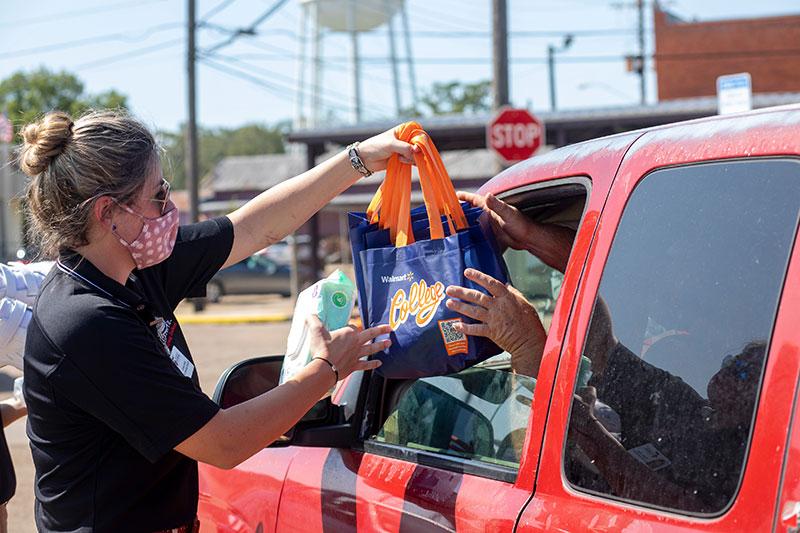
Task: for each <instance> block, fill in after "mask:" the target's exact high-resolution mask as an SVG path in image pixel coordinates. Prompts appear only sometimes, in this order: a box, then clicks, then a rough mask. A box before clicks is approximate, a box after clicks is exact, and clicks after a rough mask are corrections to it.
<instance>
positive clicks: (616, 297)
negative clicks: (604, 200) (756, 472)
mask: <svg viewBox="0 0 800 533" xmlns="http://www.w3.org/2000/svg"><path fill="white" fill-rule="evenodd" d="M799 207H800V162H798V161H796V160H779V159H768V160H760V161H735V162H724V163H723V162H718V163H707V164H700V165H693V166H686V167H680V168H672V169H664V170H659V171H656V172H653V173H652V174H650V175H649V176H647V177H645V178H644V179H643V180H642V181H641V182H640V183H639V184H638V186H637V187H636V188H635V189H634V191H633V192H632V194H631V197H630V199H629V201H628V204H627V206H626V208H625V211H624V213H623V215H622V219H621V221H620V224H619V227H618V229H617V233H616V236H615V238H614V242H613V244H612V247H611V251H610V254H609V257H608V261H607V263H606V265H605V269H604V272H603V276H602V279H601V282H600V288H599V291H598V296H597V298H596V301H595V304H594V312H593V314H592V318H591V322H590V325H589V329H588V333H587V336H586V341H585V343H584V349H583V355H585V356H586V357H588V358H589V359H591V362H592V365H591V370H592V377H591V379H590V380H589V382H588V386H579V385H576V387H575V394H574V395H573V400H572V411H571V416H570V422H569V428H568V433H567V438H566V446H565V453H564V470H565V475H566V477H567V479H568V480H569V482H570V483H571V484H572V485H573V486H575V487H576V488H578V489H581V490H586V491H589V492H592V493H595V494H599V495H603V496H606V497H612V498H616V499H621V500H625V501H628V502H636V503H640V504H644V505H647V506H653V507H658V508H664V509H669V510H673V511H679V512H685V513H690V514H703V515H709V514H718V513H720V512H722V511H724V509H725V508H726V507H727V506H728V505H729V504H730V503H731V501H732V500H733V498H734V496H735V494H736V492H737V490H738V486H739V482H740V478H741V475H742V472H743V470H744V466H745V463H746V457H747V449H748V444H749V441H750V435H751V428H752V425H753V420H754V418H755V406H756V405H757V403H758V395H759V390H760V383H761V376H762V372H763V368H764V365H765V360H766V354H767V351H768V346H769V338H770V334H771V331H772V327H773V323H774V320H775V315H776V312H777V308H778V302H779V299H780V294H781V288H782V286H783V281H784V276H785V272H786V268H787V264H788V259H789V254H790V252H791V248H792V244H793V242H794V237H795V232H796V229H797V223H798V208H799Z"/></svg>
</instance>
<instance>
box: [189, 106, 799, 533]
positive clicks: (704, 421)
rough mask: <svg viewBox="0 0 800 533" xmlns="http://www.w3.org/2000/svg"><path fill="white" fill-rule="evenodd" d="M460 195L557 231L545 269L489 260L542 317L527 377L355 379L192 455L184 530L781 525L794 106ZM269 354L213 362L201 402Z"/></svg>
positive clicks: (788, 398) (791, 366) (795, 269)
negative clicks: (193, 523) (238, 439)
mask: <svg viewBox="0 0 800 533" xmlns="http://www.w3.org/2000/svg"><path fill="white" fill-rule="evenodd" d="M481 192H482V193H489V192H491V193H494V194H495V195H496V196H498V197H499V198H501V199H503V200H504V201H506V202H508V203H510V204H512V205H514V206H516V207H517V208H518V209H519V210H520V211H522V212H523V213H524V214H526V215H527V216H528V217H530V218H531V219H533V220H535V221H537V222H540V223H546V224H556V225H561V226H565V227H569V228H571V229H573V230H575V231H576V236H575V239H574V242H573V246H572V250H571V252H570V258H569V262H568V265H567V268H566V269H565V272H563V273H562V272H557V271H555V270H552V269H551V268H549V267H548V266H546V265H545V264H543V263H542V262H541V261H539V260H538V259H537V258H536V257H535V256H533V255H531V254H530V253H528V252H525V251H515V250H511V251H509V252H507V255H506V261H507V263H508V265H509V270H510V272H511V278H512V283H513V284H514V285H515V286H516V287H517V288H518V289H519V290H520V291H522V292H523V294H525V296H526V297H527V299H528V300H529V301H530V302H531V303H532V304H533V305H534V306H535V307H536V309H537V311H538V312H539V314H540V316H541V318H542V320H543V322H544V325H545V327H546V329H547V341H546V344H545V347H544V352H543V355H542V359H541V365H540V367H539V371H538V375H537V376H535V378H534V377H529V376H524V375H521V374H515V373H513V372H511V371H510V362H509V359H508V357H507V355H506V356H505V357H504V356H503V355H501V356H498V357H495V358H492V359H490V360H488V361H486V362H485V363H482V364H480V365H478V366H476V367H473V368H471V369H468V370H465V371H464V372H461V373H458V374H454V375H450V376H439V377H432V378H422V379H418V380H413V381H398V380H387V379H384V378H382V377H380V376H378V375H376V374H363V373H362V374H354V375H353V376H351V377H350V378H349V379H348V380H347V381H346V382H344V383H343V384H342V385H341V386H340V387H339V389H338V390H337V392H336V394H335V395H334V397H333V399H332V400H330V399H326V400H323V401H321V402H319V403H318V404H317V405H316V406H315V407H314V408H313V409H312V410H311V411H310V412H309V413H308V414H307V415H306V417H305V418H304V419H303V420H302V421H301V422H299V423H298V424H297V426H296V427H295V428H293V430H292V431H291V432H289V434H287V435H286V436H285V437H284V438H282V439H281V440H280V441H279V442H276V443H274V444H273V445H271V446H270V447H268V448H266V449H264V450H263V451H261V452H260V453H258V454H257V455H255V456H254V457H252V458H251V459H249V460H247V461H246V462H244V463H243V464H241V465H240V466H238V467H237V468H235V469H233V470H229V471H225V470H220V469H217V468H214V467H211V466H207V465H202V466H201V467H200V507H199V515H200V520H201V524H202V531H207V532H210V531H218V532H245V531H258V532H263V531H331V532H333V531H336V532H339V531H356V530H359V531H437V530H443V531H520V532H533V531H551V530H558V531H589V530H592V531H593V530H602V531H662V530H697V531H775V530H778V531H797V530H798V515H800V410H798V409H797V406H798V404H797V395H798V393H800V387H799V386H798V383H799V381H798V378H800V246H796V244H797V228H798V215H799V214H800V106H788V107H782V108H772V109H765V110H759V111H755V112H751V113H747V114H742V115H733V116H721V117H710V118H707V119H701V120H696V121H691V122H685V123H678V124H671V125H667V126H662V127H655V128H651V129H647V130H642V131H635V132H629V133H623V134H619V135H614V136H611V137H606V138H602V139H596V140H592V141H588V142H584V143H581V144H577V145H573V146H568V147H565V148H562V149H559V150H555V151H552V152H549V153H547V154H544V155H542V156H538V157H534V158H533V159H530V160H528V161H525V162H522V163H520V164H517V165H515V166H513V167H511V168H509V169H507V170H506V171H504V172H503V173H501V174H499V175H498V176H496V177H494V178H493V179H491V180H490V181H488V182H487V183H486V184H485V185H484V186H483V188H482V189H481ZM280 365H281V358H280V357H279V356H276V357H261V358H257V359H253V360H250V361H245V362H243V363H240V364H238V365H235V366H234V367H232V368H231V369H229V370H228V371H227V372H226V373H225V375H223V377H222V378H221V380H220V383H219V384H218V387H217V391H216V393H215V400H216V401H218V402H219V403H220V404H221V405H223V406H226V405H232V404H234V403H236V402H240V401H243V400H245V399H247V398H249V397H251V396H253V395H255V394H257V393H260V392H263V391H264V390H268V389H269V388H271V387H274V386H275V384H276V383H277V379H278V375H279V372H280Z"/></svg>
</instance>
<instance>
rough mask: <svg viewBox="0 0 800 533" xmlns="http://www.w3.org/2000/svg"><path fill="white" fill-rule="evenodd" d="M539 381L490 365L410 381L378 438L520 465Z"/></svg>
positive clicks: (443, 452) (472, 457)
mask: <svg viewBox="0 0 800 533" xmlns="http://www.w3.org/2000/svg"><path fill="white" fill-rule="evenodd" d="M535 383H536V380H534V379H533V378H530V377H527V376H523V375H520V374H512V373H511V372H507V371H505V370H492V369H488V368H470V369H467V370H464V371H462V372H459V373H457V374H452V375H450V376H437V377H430V378H422V379H418V380H415V381H409V382H407V383H406V384H405V387H404V389H405V390H403V391H400V394H399V395H398V397H399V400H398V401H397V404H396V405H395V406H393V409H392V410H391V412H390V414H389V417H388V418H387V420H386V422H385V423H384V424H383V427H382V428H381V430H380V431H379V433H378V435H377V437H376V440H377V441H379V442H385V443H388V444H396V445H399V446H405V447H409V448H415V449H419V450H424V451H429V452H435V453H441V454H444V455H451V456H455V457H460V458H466V459H472V460H476V461H482V462H486V463H492V464H498V465H502V466H507V467H512V468H517V467H518V466H519V458H520V450H521V448H522V443H523V441H524V439H525V431H526V427H527V423H528V416H529V414H530V407H531V402H532V398H533V388H534V385H535Z"/></svg>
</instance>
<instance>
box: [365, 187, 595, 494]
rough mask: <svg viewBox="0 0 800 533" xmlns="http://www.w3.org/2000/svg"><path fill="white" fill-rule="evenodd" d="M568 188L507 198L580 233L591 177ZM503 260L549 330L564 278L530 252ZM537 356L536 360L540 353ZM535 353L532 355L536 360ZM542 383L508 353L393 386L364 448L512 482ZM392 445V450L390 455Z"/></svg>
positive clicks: (541, 220)
mask: <svg viewBox="0 0 800 533" xmlns="http://www.w3.org/2000/svg"><path fill="white" fill-rule="evenodd" d="M562 181H563V182H565V183H564V184H563V185H558V184H540V185H535V186H532V187H526V188H525V190H522V191H520V192H518V193H516V194H513V195H512V196H507V197H506V198H505V200H506V201H507V202H509V203H510V204H512V205H514V206H516V207H517V208H518V209H520V210H521V211H522V212H523V213H524V214H525V215H527V216H529V217H530V218H532V219H533V220H535V221H537V222H539V223H542V224H557V225H561V226H563V227H566V228H569V229H572V230H574V229H576V228H577V227H578V225H579V223H580V220H581V217H582V215H583V208H584V205H585V202H586V198H587V194H588V179H584V180H582V181H580V182H578V183H576V180H562ZM505 259H506V262H507V264H508V267H509V273H510V275H511V283H512V284H513V285H514V286H515V287H516V288H517V289H519V290H520V292H522V293H523V294H524V295H525V297H526V298H527V299H528V300H529V302H530V303H531V304H533V306H534V307H535V308H536V310H537V312H538V313H539V316H540V319H541V320H542V323H543V325H544V326H545V329H548V328H549V325H550V317H551V316H552V313H553V309H554V307H555V302H556V300H557V298H558V295H559V292H560V287H561V276H562V273H560V272H557V271H556V270H554V269H552V268H550V267H548V266H546V265H545V264H544V263H542V262H541V261H540V260H539V259H538V258H536V257H535V256H533V255H531V254H530V253H529V252H527V251H517V250H508V251H506V252H505ZM537 355H538V354H537ZM533 356H534V355H533V354H532V357H533ZM535 385H536V379H535V378H534V377H532V376H526V375H523V374H516V373H514V372H512V370H511V359H510V355H509V354H508V353H502V354H500V355H498V356H496V357H493V358H491V359H489V360H488V361H484V362H483V363H481V364H480V365H477V366H476V367H473V368H469V369H466V370H464V371H462V372H459V373H457V374H452V375H449V376H436V377H427V378H421V379H418V380H409V381H405V382H397V381H396V380H388V381H387V383H385V384H384V389H383V393H382V394H381V398H382V402H383V409H382V414H381V415H379V419H380V420H381V421H382V423H381V424H380V427H379V428H377V430H376V432H375V433H374V434H373V435H372V437H371V438H370V439H368V440H367V442H366V443H365V444H366V446H365V447H366V448H367V449H368V450H369V451H370V452H373V453H381V452H382V448H381V447H382V446H384V445H388V446H384V448H387V450H386V451H387V453H390V454H391V453H395V454H397V450H398V448H401V449H403V450H404V451H407V452H409V453H405V454H403V457H413V456H414V453H417V452H422V453H424V454H433V455H434V456H436V459H437V461H436V465H437V466H438V467H441V468H447V467H448V465H449V463H448V461H453V463H452V464H453V468H454V469H456V470H458V471H464V468H465V466H464V461H467V462H468V463H469V465H468V467H469V468H470V469H469V471H470V473H474V474H477V475H484V476H486V477H494V478H496V479H502V480H505V481H508V480H513V479H514V477H515V476H516V472H517V470H518V469H519V465H520V458H521V453H522V446H523V443H524V441H525V436H526V433H527V428H528V420H529V418H530V412H531V405H532V401H533V394H534V389H535ZM389 447H392V448H391V449H388V448H389Z"/></svg>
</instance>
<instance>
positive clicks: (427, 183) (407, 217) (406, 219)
mask: <svg viewBox="0 0 800 533" xmlns="http://www.w3.org/2000/svg"><path fill="white" fill-rule="evenodd" d="M394 134H395V136H396V137H397V138H398V139H400V140H403V141H406V142H408V143H411V144H414V145H416V146H419V147H420V148H421V150H420V151H419V152H418V153H415V154H414V162H415V163H416V165H417V170H418V172H419V176H420V187H421V188H422V196H423V199H424V201H425V210H426V212H427V215H428V221H429V223H430V230H431V239H442V238H444V227H443V226H442V216H444V217H445V220H446V221H447V224H448V229H449V230H450V234H451V235H452V234H453V233H455V231H458V230H462V229H465V228H466V227H467V220H466V217H465V216H464V211H463V209H462V208H461V204H460V203H459V201H458V198H457V197H456V192H455V189H454V188H453V182H452V181H451V179H450V176H449V174H448V173H447V169H446V168H445V166H444V163H443V162H442V158H441V155H440V154H439V151H438V150H437V149H436V146H435V145H434V144H433V140H431V138H430V136H429V135H428V134H427V133H426V132H425V130H424V129H422V126H420V125H419V123H417V122H413V121H411V122H406V123H404V124H401V125H399V126H397V127H396V128H395V130H394ZM367 218H368V220H369V221H370V223H377V224H378V226H379V227H380V228H383V229H389V232H390V238H391V241H392V242H393V243H394V244H395V246H397V247H402V246H406V245H408V244H411V243H413V242H414V235H413V231H412V227H411V166H410V165H409V164H407V163H403V162H402V161H400V158H399V156H398V155H397V154H393V155H392V156H391V157H390V158H389V162H388V165H387V168H386V178H385V179H384V182H383V184H381V186H380V187H379V188H378V190H377V192H376V193H375V195H374V196H373V198H372V201H371V202H370V204H369V207H367Z"/></svg>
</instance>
